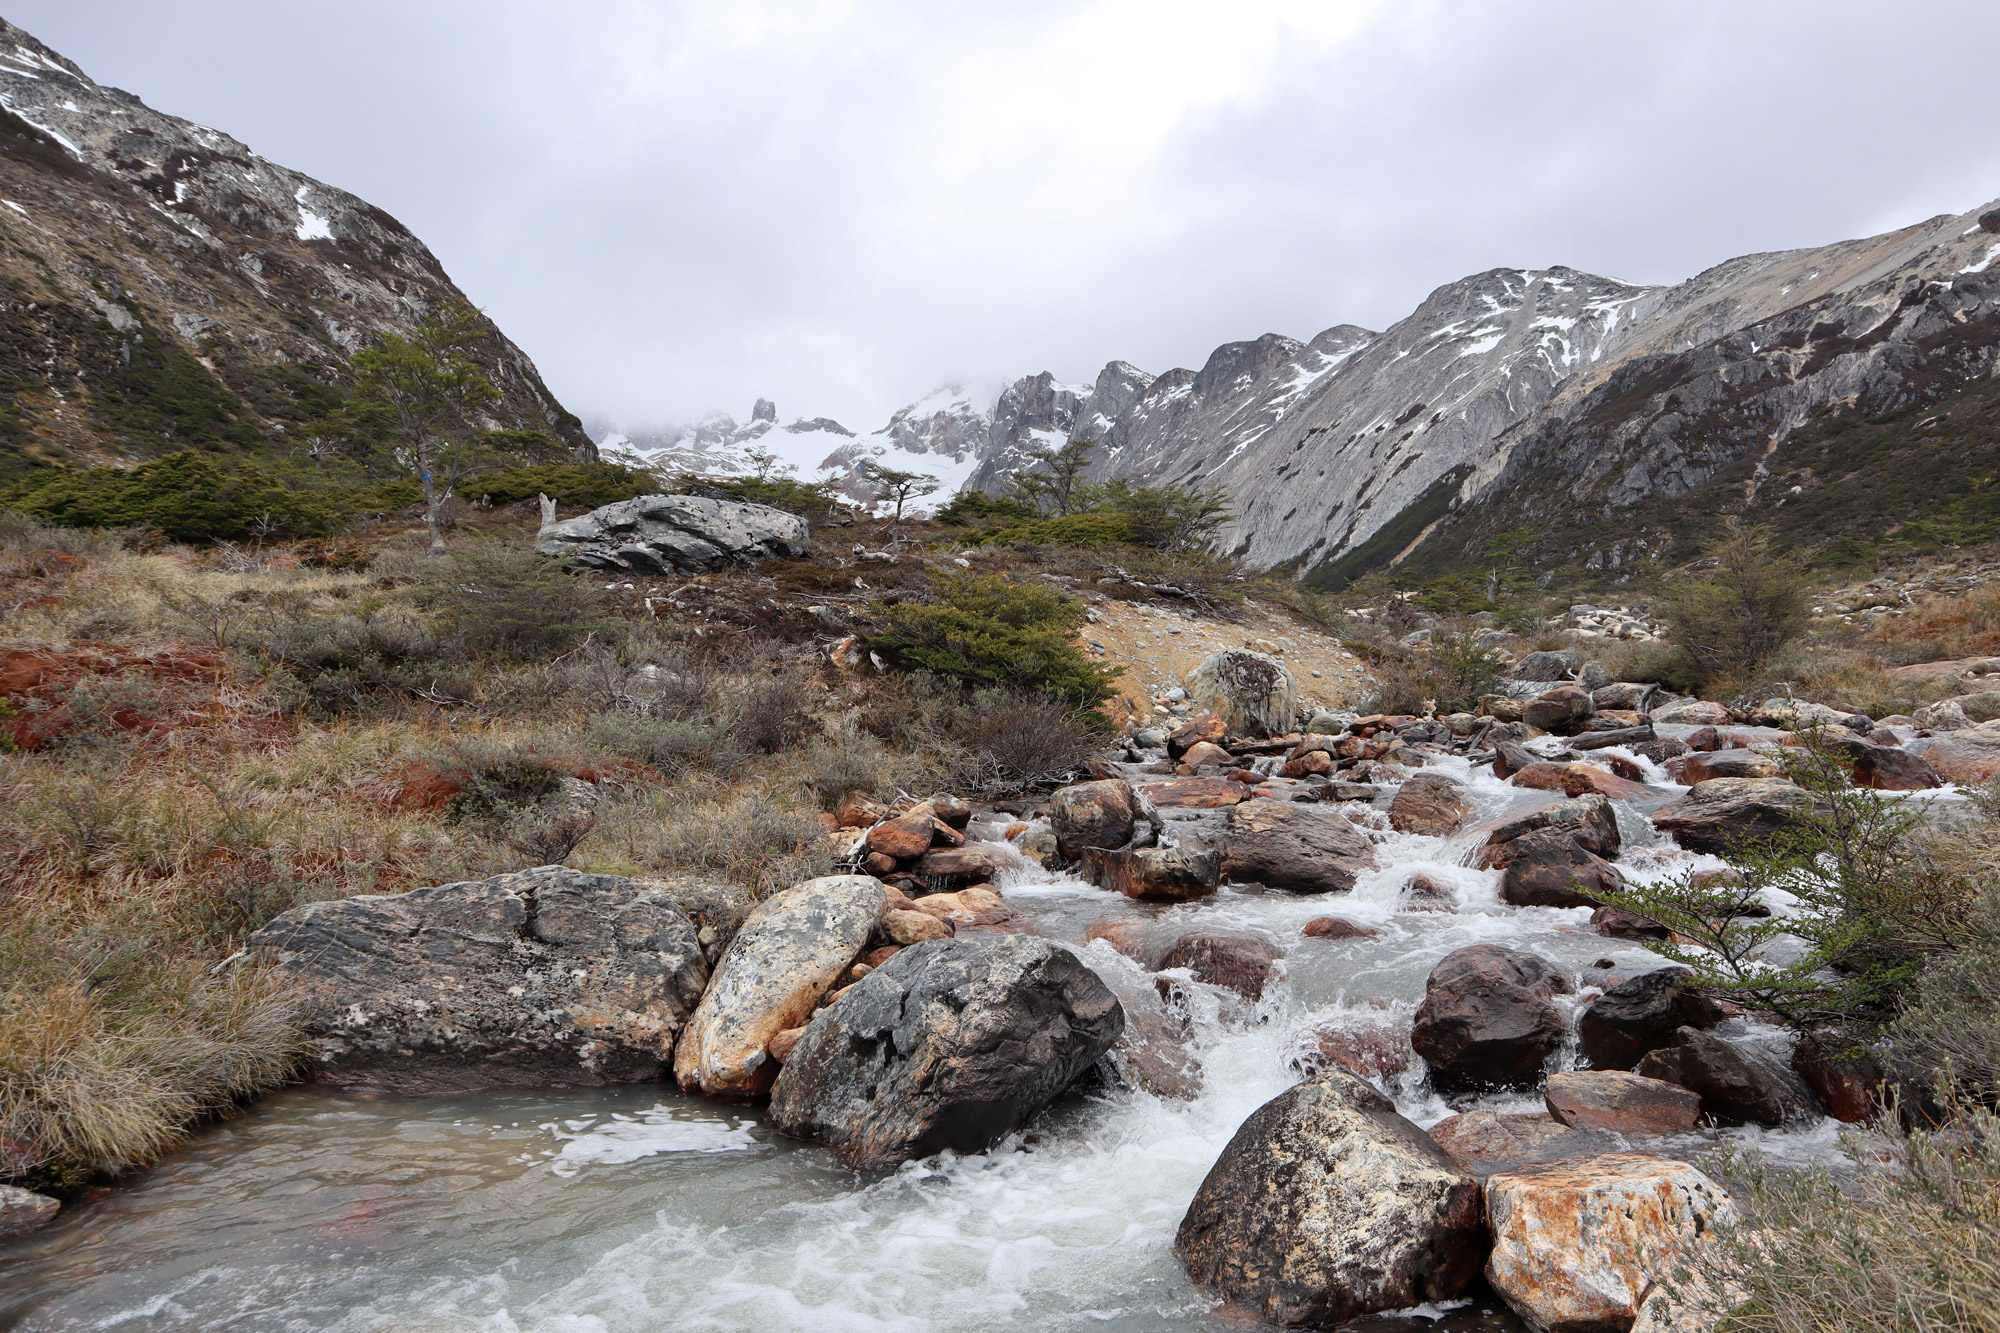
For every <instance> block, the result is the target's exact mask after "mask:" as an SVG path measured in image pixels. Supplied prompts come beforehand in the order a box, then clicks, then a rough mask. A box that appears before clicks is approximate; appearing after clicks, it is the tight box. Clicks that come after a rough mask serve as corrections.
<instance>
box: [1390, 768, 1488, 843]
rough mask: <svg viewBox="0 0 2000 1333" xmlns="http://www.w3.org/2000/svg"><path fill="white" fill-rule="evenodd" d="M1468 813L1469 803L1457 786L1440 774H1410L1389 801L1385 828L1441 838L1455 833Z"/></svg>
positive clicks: (1470, 809)
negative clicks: (1393, 798) (1386, 826)
mask: <svg viewBox="0 0 2000 1333" xmlns="http://www.w3.org/2000/svg"><path fill="white" fill-rule="evenodd" d="M1471 813H1472V804H1471V802H1469V801H1467V800H1466V799H1465V793H1464V791H1463V790H1462V789H1461V788H1460V787H1459V785H1458V783H1456V782H1454V781H1452V780H1451V779H1450V778H1448V777H1445V776H1444V775H1443V774H1442V773H1414V774H1412V775H1411V776H1410V777H1408V778H1407V779H1405V780H1404V782H1403V785H1402V787H1401V788H1400V789H1398V790H1397V792H1396V799H1395V800H1394V801H1392V802H1390V805H1389V827H1391V828H1393V829H1395V830H1396V831H1397V832H1398V833H1422V834H1426V835H1428V836H1430V837H1433V838H1441V837H1444V836H1445V835H1446V834H1449V833H1456V832H1457V831H1458V828H1459V826H1460V825H1461V824H1463V823H1464V822H1465V817H1466V816H1467V815H1469V814H1471Z"/></svg>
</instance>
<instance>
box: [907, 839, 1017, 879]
mask: <svg viewBox="0 0 2000 1333" xmlns="http://www.w3.org/2000/svg"><path fill="white" fill-rule="evenodd" d="M1019 864H1020V860H1019V859H1018V858H1017V857H1015V856H1013V855H1012V854H1010V853H1009V852H1008V851H1006V850H1005V849H1003V848H1002V847H1001V846H1000V845H999V844H998V843H991V842H974V843H967V844H966V845H965V846H963V847H935V848H932V849H931V850H930V851H928V852H925V853H924V855H923V859H922V860H920V861H918V862H917V864H916V866H915V867H914V868H913V870H912V873H913V874H915V875H916V877H917V878H918V879H920V880H922V881H923V882H924V883H925V884H926V885H928V886H929V887H931V888H933V889H964V888H970V887H972V886H973V885H975V884H991V883H992V882H993V881H994V880H996V879H998V878H1000V873H1001V872H1002V871H1004V870H1011V869H1013V868H1014V867H1015V866H1017V865H1019Z"/></svg>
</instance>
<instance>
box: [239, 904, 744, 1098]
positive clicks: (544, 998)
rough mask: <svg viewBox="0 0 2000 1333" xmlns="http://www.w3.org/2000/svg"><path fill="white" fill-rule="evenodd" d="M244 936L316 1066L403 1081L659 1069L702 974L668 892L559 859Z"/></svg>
mask: <svg viewBox="0 0 2000 1333" xmlns="http://www.w3.org/2000/svg"><path fill="white" fill-rule="evenodd" d="M243 948H244V952H243V955H242V957H243V958H244V959H245V960H246V961H248V962H251V963H258V964H267V965H269V966H270V967H271V968H272V969H273V971H274V972H275V973H276V974H277V975H278V977H279V978H281V979H282V980H283V981H284V982H285V983H286V984H287V985H288V986H289V987H290V988H292V989H293V990H294V991H295V992H296V993H297V994H298V995H299V996H300V997H301V999H302V1001H303V1002H304V1003H305V1005H306V1006H307V1017H306V1025H307V1032H308V1035H309V1036H310V1039H311V1049H312V1058H313V1075H314V1077H316V1078H319V1079H321V1080H324V1081H326V1082H330V1083H337V1084H341V1085H345V1086H360V1087H371V1088H381V1089H385V1090H388V1091H394V1092H438V1091H457V1090H461V1089H467V1088H489V1087H544V1086H574V1085H589V1084H600V1083H633V1082H640V1081H643V1080H647V1079H657V1078H660V1077H661V1076H662V1075H663V1074H664V1072H665V1070H666V1067H667V1063H668V1061H670V1060H671V1059H672V1058H673V1050H674V1045H675V1040H676V1038H677V1037H678V1035H679V1034H680V1032H681V1029H682V1026H683V1023H684V1022H685V1021H686V1020H687V1019H688V1017H689V1016H690V1014H691V1013H692V1012H693V1011H694V1010H695V1007H696V1004H697V1002H698V1001H699V1000H700V999H701V997H702V990H703V987H704V986H705V985H706V984H707V982H708V965H707V962H706V961H705V960H704V958H703V956H702V949H701V944H700V941H699V939H698V938H697V935H696V931H695V927H694V925H693V923H692V922H690V921H689V920H688V918H687V915H686V913H684V912H683V911H682V910H681V909H680V907H679V906H678V905H677V904H676V903H675V902H674V900H673V898H672V897H671V895H669V894H668V893H667V892H665V891H662V890H659V889H652V888H649V887H647V886H646V885H644V884H641V883H639V882H637V881H634V880H629V879H621V878H619V877H617V876H613V875H586V874H583V873H581V872H579V871H575V870H570V869H567V868H565V867H563V866H542V867H540V868H539V869H535V870H524V871H520V872H518V873H515V874H511V875H499V876H496V877H494V878H493V879H488V880H481V881H476V882H470V883H463V884H444V885H440V886H438V887H436V888H425V889H413V890H411V891H410V892H408V893H398V894H385V895H380V896H362V897H354V898H343V899H339V900H336V901H332V902H320V903H310V904H308V905H306V906H304V907H299V908H294V909H293V910H292V911H289V912H286V913H284V914H283V915H281V916H279V917H278V918H277V919H276V920H274V921H272V922H271V923H270V924H269V925H267V926H264V927H263V928H262V929H260V930H258V931H256V932H255V933H253V934H252V935H251V936H250V937H249V938H248V939H247V940H245V941H244V946H243Z"/></svg>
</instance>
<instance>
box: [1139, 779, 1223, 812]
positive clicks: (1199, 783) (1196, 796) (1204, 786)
mask: <svg viewBox="0 0 2000 1333" xmlns="http://www.w3.org/2000/svg"><path fill="white" fill-rule="evenodd" d="M1132 788H1133V790H1134V791H1137V792H1139V793H1140V794H1141V795H1143V796H1144V797H1145V798H1146V799H1147V800H1149V801H1151V802H1152V803H1153V804H1154V805H1157V806H1164V807H1166V808H1168V809H1178V810H1216V809H1220V808H1222V807H1224V806H1230V805H1236V804H1238V803H1240V802H1243V801H1247V800H1249V799H1250V789H1249V788H1248V787H1246V786H1244V785H1243V784H1242V783H1240V782H1231V781H1230V780H1229V779H1228V778H1174V779H1171V780H1169V781H1166V782H1135V783H1133V784H1132Z"/></svg>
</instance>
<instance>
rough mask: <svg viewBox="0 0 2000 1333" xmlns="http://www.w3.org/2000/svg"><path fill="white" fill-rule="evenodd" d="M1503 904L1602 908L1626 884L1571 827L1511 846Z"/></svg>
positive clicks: (1523, 837) (1528, 836)
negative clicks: (1605, 900)
mask: <svg viewBox="0 0 2000 1333" xmlns="http://www.w3.org/2000/svg"><path fill="white" fill-rule="evenodd" d="M1506 862H1507V863H1506V866H1505V868H1504V869H1503V870H1502V871H1501V874H1500V900H1501V901H1502V902H1506V903H1511V904H1513V905H1514V906H1516V907H1597V906H1600V905H1601V904H1602V899H1603V895H1604V894H1607V893H1617V892H1619V891H1620V890H1622V889H1623V888H1624V885H1625V881H1624V880H1623V879H1622V878H1621V877H1620V876H1619V874H1618V869H1617V867H1615V866H1613V865H1612V864H1611V863H1610V862H1609V861H1606V860H1605V859H1603V858H1602V857H1600V856H1595V855H1593V854H1591V853H1590V852H1588V851H1586V850H1584V848H1583V845H1582V844H1581V843H1580V842H1579V841H1578V840H1577V837H1576V835H1575V834H1574V833H1572V832H1570V830H1569V829H1566V828H1561V827H1557V828H1543V829H1534V830H1532V831H1530V832H1528V833H1524V834H1522V835H1521V836H1520V837H1518V838H1516V839H1514V840H1513V841H1512V842H1510V843H1508V844H1506Z"/></svg>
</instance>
